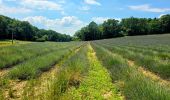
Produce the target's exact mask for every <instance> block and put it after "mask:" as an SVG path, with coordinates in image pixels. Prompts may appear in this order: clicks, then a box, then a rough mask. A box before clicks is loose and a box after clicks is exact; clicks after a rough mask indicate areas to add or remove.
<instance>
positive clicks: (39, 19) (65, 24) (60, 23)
mask: <svg viewBox="0 0 170 100" xmlns="http://www.w3.org/2000/svg"><path fill="white" fill-rule="evenodd" d="M23 20H24V21H29V22H30V23H32V24H33V25H42V26H43V28H45V29H52V30H55V31H57V32H60V33H66V34H69V35H73V34H74V33H75V32H76V31H77V30H78V29H80V28H81V27H83V26H85V25H86V24H85V23H84V22H82V21H81V20H79V19H78V18H77V17H75V16H66V17H63V18H61V19H48V18H46V17H43V16H33V17H26V18H24V19H23Z"/></svg>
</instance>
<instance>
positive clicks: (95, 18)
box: [92, 17, 121, 24]
mask: <svg viewBox="0 0 170 100" xmlns="http://www.w3.org/2000/svg"><path fill="white" fill-rule="evenodd" d="M108 19H115V20H118V21H121V18H109V17H93V18H92V21H94V22H96V23H98V24H102V23H103V22H104V21H106V20H108Z"/></svg>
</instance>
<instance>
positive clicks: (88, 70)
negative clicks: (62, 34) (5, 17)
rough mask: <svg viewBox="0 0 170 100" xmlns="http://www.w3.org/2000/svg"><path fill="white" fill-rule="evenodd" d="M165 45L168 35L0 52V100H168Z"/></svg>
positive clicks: (167, 49) (22, 46)
mask: <svg viewBox="0 0 170 100" xmlns="http://www.w3.org/2000/svg"><path fill="white" fill-rule="evenodd" d="M158 41H159V42H158ZM168 41H170V40H169V35H167V34H166V35H157V36H156V35H152V36H147V37H145V36H140V37H125V38H117V39H107V40H99V41H92V42H70V43H54V42H44V43H26V44H18V45H13V46H11V45H10V46H5V47H4V46H3V47H0V48H1V49H0V54H1V55H2V56H0V59H2V60H0V61H1V62H0V65H3V66H1V70H0V100H6V99H14V100H18V99H24V100H28V99H29V100H30V99H31V100H32V99H38V100H41V99H48V100H54V99H57V100H70V99H71V100H89V99H101V100H105V99H106V100H110V99H116V100H122V99H127V100H169V99H170V82H169V70H168V68H169V60H170V59H169V55H170V47H169V45H170V44H169V43H170V42H168ZM18 60H19V62H18ZM5 64H6V65H8V66H6V65H5ZM9 67H10V68H9ZM23 77H24V78H23Z"/></svg>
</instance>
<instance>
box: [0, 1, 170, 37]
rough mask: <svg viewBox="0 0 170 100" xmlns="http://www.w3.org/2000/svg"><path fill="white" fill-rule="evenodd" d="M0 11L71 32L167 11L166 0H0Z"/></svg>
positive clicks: (66, 32) (153, 15)
mask: <svg viewBox="0 0 170 100" xmlns="http://www.w3.org/2000/svg"><path fill="white" fill-rule="evenodd" d="M0 14H1V15H5V16H8V17H11V18H15V19H18V20H22V21H28V22H30V23H31V24H32V25H34V26H36V27H38V28H40V29H42V28H43V29H51V30H55V31H57V32H60V33H64V34H68V35H73V34H74V33H75V32H76V31H77V30H79V29H80V28H81V27H84V26H86V25H87V24H88V23H90V22H91V21H95V22H96V23H98V24H101V23H103V22H104V21H105V20H107V19H109V18H114V19H117V20H121V19H122V18H127V17H132V16H133V17H140V18H141V17H145V18H155V17H157V18H159V17H160V16H162V15H165V14H170V0H0Z"/></svg>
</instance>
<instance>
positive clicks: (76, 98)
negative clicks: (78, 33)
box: [65, 45, 123, 100]
mask: <svg viewBox="0 0 170 100" xmlns="http://www.w3.org/2000/svg"><path fill="white" fill-rule="evenodd" d="M88 60H89V64H90V65H89V71H88V75H87V76H86V77H84V80H83V81H82V83H81V85H80V87H79V88H77V89H76V88H72V89H71V90H70V91H69V92H68V93H67V94H66V95H65V98H66V97H67V99H72V100H94V99H97V100H121V99H123V98H122V97H121V96H120V94H119V92H118V91H117V90H116V88H115V86H114V84H113V83H112V80H111V78H110V75H109V73H108V72H107V70H106V69H105V68H104V67H103V66H102V65H101V63H100V62H99V61H98V59H97V58H96V56H95V52H94V51H93V49H92V47H91V46H90V45H88Z"/></svg>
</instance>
